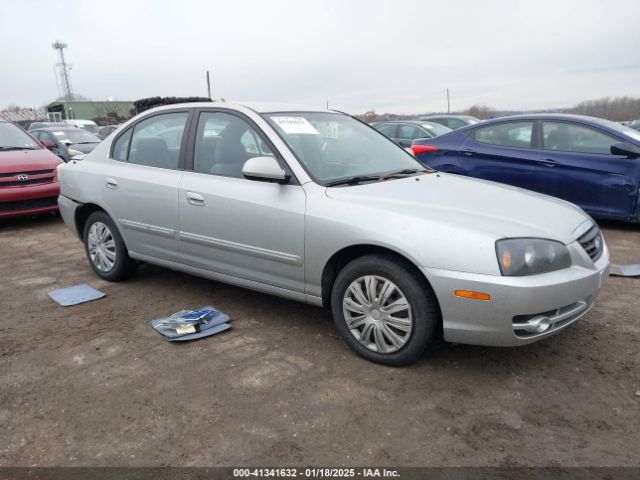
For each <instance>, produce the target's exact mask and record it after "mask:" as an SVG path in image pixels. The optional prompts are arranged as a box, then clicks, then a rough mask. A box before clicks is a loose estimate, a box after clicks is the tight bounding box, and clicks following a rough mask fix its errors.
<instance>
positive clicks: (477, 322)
mask: <svg viewBox="0 0 640 480" xmlns="http://www.w3.org/2000/svg"><path fill="white" fill-rule="evenodd" d="M568 248H569V249H570V252H571V256H572V261H573V263H572V266H571V267H569V268H566V269H563V270H558V271H555V272H549V273H544V274H539V275H529V276H523V277H503V276H497V275H481V274H475V273H466V272H454V271H450V270H441V269H432V268H424V269H423V271H424V273H425V276H426V277H427V278H428V279H429V281H430V282H431V285H432V287H433V289H434V291H435V294H436V297H437V298H438V301H439V303H440V309H441V312H442V319H443V329H444V338H445V340H446V341H449V342H455V343H467V344H473V345H490V346H501V347H511V346H518V345H526V344H528V343H532V342H535V341H537V340H540V339H542V338H546V337H548V336H550V335H553V334H555V333H557V332H559V331H560V330H563V329H564V328H566V327H567V326H569V325H571V324H572V323H573V322H575V321H576V320H578V319H579V318H581V317H582V316H583V315H584V314H586V313H587V312H588V311H589V310H590V308H591V306H592V305H593V302H594V300H595V297H596V295H597V293H598V291H599V290H600V288H601V287H602V284H603V282H604V279H605V278H606V277H607V276H608V274H609V252H608V250H607V247H606V245H605V247H604V251H603V253H602V256H601V257H600V258H599V259H598V260H597V261H596V262H595V263H594V262H592V261H591V259H590V258H589V257H588V255H587V254H586V252H585V251H584V250H583V249H582V247H581V246H580V245H579V244H578V243H573V244H571V245H569V246H568ZM456 290H471V291H476V292H484V293H488V294H490V295H491V300H488V301H482V300H472V299H468V298H461V297H457V296H455V295H454V292H455V291H456ZM541 318H547V319H549V322H550V327H549V328H548V329H547V330H545V331H544V332H542V333H537V332H535V331H526V330H523V326H524V325H529V324H534V323H535V322H536V321H538V320H539V319H541ZM531 330H533V329H531Z"/></svg>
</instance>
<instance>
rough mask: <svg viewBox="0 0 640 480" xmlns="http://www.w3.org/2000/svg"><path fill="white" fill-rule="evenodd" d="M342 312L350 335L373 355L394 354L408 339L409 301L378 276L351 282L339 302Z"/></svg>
mask: <svg viewBox="0 0 640 480" xmlns="http://www.w3.org/2000/svg"><path fill="white" fill-rule="evenodd" d="M342 312H343V314H344V320H345V322H346V324H347V328H349V330H350V331H351V334H352V335H353V336H354V337H355V338H356V339H357V340H358V341H359V342H360V343H361V344H362V345H364V346H365V347H367V348H368V349H369V350H372V351H374V352H378V353H393V352H397V351H398V350H400V349H401V348H402V347H404V346H405V345H406V343H407V342H408V341H409V338H410V337H411V331H412V330H413V315H412V312H411V305H410V304H409V301H408V300H407V298H406V297H405V295H404V293H402V291H401V290H400V289H399V288H398V287H397V286H396V285H395V284H394V283H393V282H392V281H390V280H388V279H386V278H384V277H381V276H379V275H365V276H363V277H360V278H357V279H356V280H354V281H353V282H351V284H350V285H349V286H348V287H347V289H346V290H345V293H344V297H343V299H342Z"/></svg>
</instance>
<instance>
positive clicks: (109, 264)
mask: <svg viewBox="0 0 640 480" xmlns="http://www.w3.org/2000/svg"><path fill="white" fill-rule="evenodd" d="M87 250H88V251H89V258H90V259H91V263H93V265H94V266H95V267H96V268H97V269H98V270H100V271H101V272H105V273H106V272H110V271H111V270H113V267H114V266H115V264H116V241H115V239H114V238H113V234H112V233H111V230H109V227H107V226H106V225H105V224H104V223H102V222H95V223H94V224H92V225H91V227H90V228H89V234H88V235H87Z"/></svg>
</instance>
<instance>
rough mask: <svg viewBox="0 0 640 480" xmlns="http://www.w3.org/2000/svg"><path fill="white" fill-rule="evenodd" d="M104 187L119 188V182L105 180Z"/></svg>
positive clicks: (112, 179)
mask: <svg viewBox="0 0 640 480" xmlns="http://www.w3.org/2000/svg"><path fill="white" fill-rule="evenodd" d="M104 186H105V187H107V188H113V189H115V188H118V181H117V180H116V179H115V178H105V179H104Z"/></svg>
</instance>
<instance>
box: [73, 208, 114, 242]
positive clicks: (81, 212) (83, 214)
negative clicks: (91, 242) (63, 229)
mask: <svg viewBox="0 0 640 480" xmlns="http://www.w3.org/2000/svg"><path fill="white" fill-rule="evenodd" d="M94 212H104V213H105V214H106V215H109V212H107V211H106V210H105V209H104V208H102V207H101V206H100V205H97V204H95V203H84V204H82V205H81V206H80V207H78V208H77V209H76V211H75V215H74V221H75V224H76V231H77V232H78V236H79V237H80V239H81V240H82V241H84V227H85V225H86V224H87V220H88V219H89V217H90V216H91V214H92V213H94ZM109 218H111V219H112V220H114V219H113V217H112V216H111V215H109ZM113 223H114V224H116V228H119V227H118V225H117V223H116V222H115V220H114V222H113ZM119 233H120V236H122V232H119ZM123 240H124V237H123Z"/></svg>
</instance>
